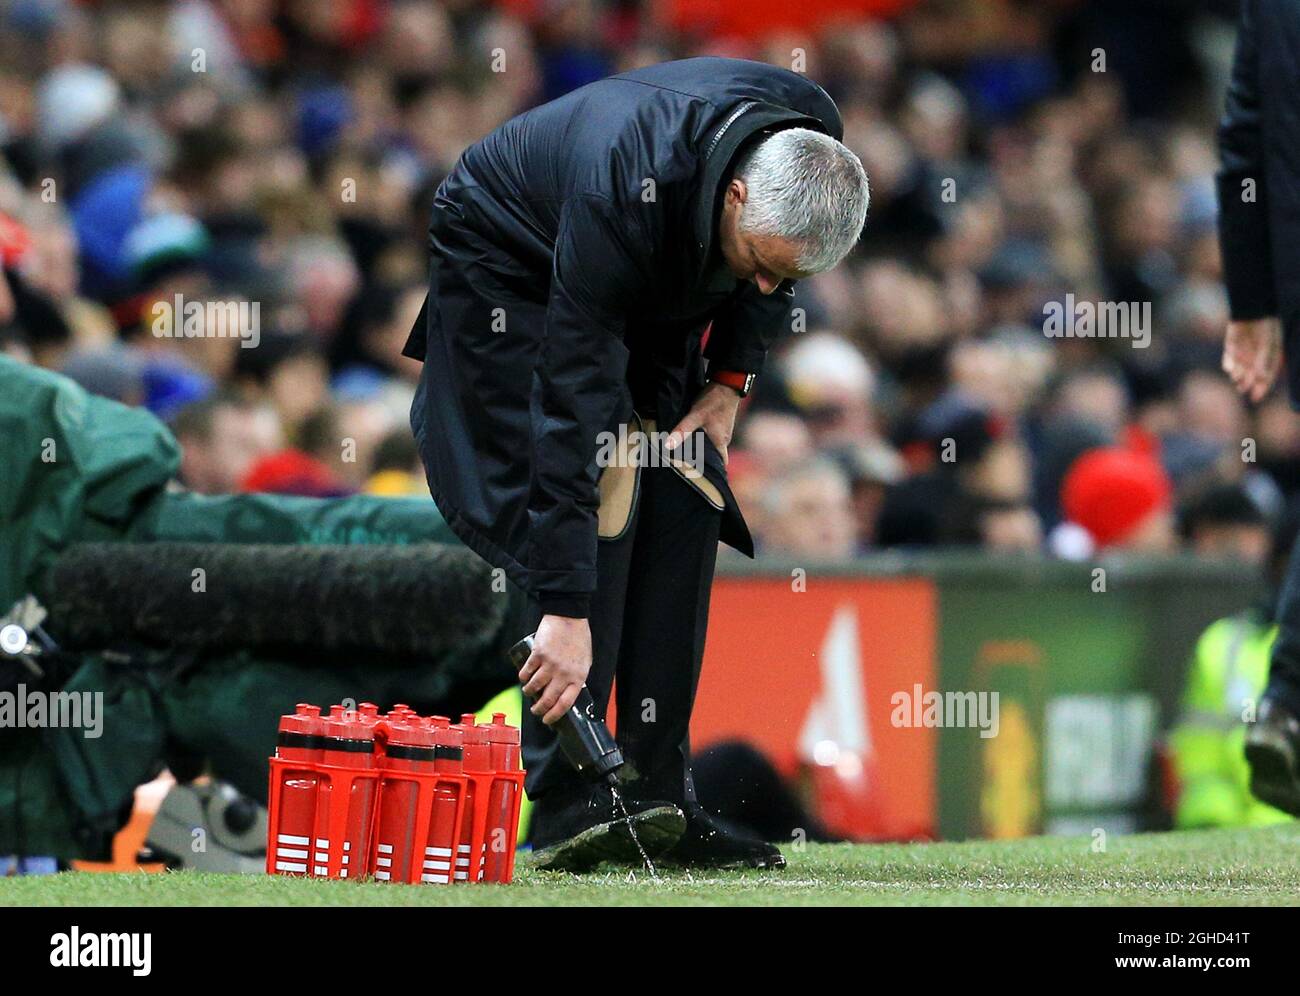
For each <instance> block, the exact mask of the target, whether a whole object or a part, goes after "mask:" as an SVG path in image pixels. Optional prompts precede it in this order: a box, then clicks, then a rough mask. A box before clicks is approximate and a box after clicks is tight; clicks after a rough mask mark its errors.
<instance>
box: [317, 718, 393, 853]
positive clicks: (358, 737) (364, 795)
mask: <svg viewBox="0 0 1300 996" xmlns="http://www.w3.org/2000/svg"><path fill="white" fill-rule="evenodd" d="M323 725H324V739H323V742H322V750H321V764H320V768H319V770H320V772H321V775H322V780H321V784H320V791H319V792H318V795H317V805H316V835H315V836H316V839H315V842H314V844H315V846H314V847H313V849H312V862H311V864H312V874H313V875H315V876H318V877H328V878H336V877H337V878H359V877H361V876H362V875H365V874H367V873H368V872H369V870H370V868H369V857H370V831H371V829H372V828H371V822H372V819H373V812H372V806H373V804H374V801H375V789H376V778H377V775H378V771H377V759H376V755H375V729H376V726H375V725H373V724H370V723H367V722H365V721H364V720H363V719H362V718H361V715H360V714H359V713H357V712H356V711H355V710H347V709H344V708H343V707H342V706H334V707H333V708H331V709H330V714H329V716H327V717H326V718H325V719H324V720H323Z"/></svg>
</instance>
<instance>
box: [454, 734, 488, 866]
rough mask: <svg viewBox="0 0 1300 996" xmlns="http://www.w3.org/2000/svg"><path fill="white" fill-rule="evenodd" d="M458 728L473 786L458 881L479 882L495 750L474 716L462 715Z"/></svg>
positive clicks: (458, 862) (463, 827)
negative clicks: (461, 735) (462, 737)
mask: <svg viewBox="0 0 1300 996" xmlns="http://www.w3.org/2000/svg"><path fill="white" fill-rule="evenodd" d="M458 727H459V729H460V730H461V732H462V734H463V735H464V743H465V748H464V753H463V755H462V761H461V763H462V765H463V767H464V771H465V774H466V775H467V776H468V777H469V783H468V784H467V785H466V786H465V817H464V819H463V820H462V821H461V827H460V843H459V844H458V845H457V847H456V881H457V882H477V881H478V880H479V879H480V878H482V877H483V840H484V836H485V833H486V827H487V798H488V792H489V790H490V788H491V784H492V746H491V744H489V743H488V736H487V730H486V729H484V728H483V727H480V726H478V725H476V724H475V722H474V714H473V713H465V714H464V715H462V716H461V718H460V723H459V724H458ZM471 871H472V872H473V874H471Z"/></svg>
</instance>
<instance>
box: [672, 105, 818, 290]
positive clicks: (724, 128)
mask: <svg viewBox="0 0 1300 996" xmlns="http://www.w3.org/2000/svg"><path fill="white" fill-rule="evenodd" d="M826 103H827V105H828V106H829V109H830V113H831V115H833V119H832V125H831V127H829V128H828V127H827V124H826V123H825V122H824V121H822V120H821V119H820V118H816V117H813V116H812V115H809V114H803V113H801V112H800V111H795V110H791V109H790V108H788V107H778V106H777V105H775V104H768V103H764V102H763V101H761V100H745V101H742V102H741V103H740V104H738V105H737V106H736V108H735V109H734V110H733V111H732V112H731V113H730V114H729V115H728V116H727V117H726V119H725V120H724V121H723V122H722V124H721V125H720V126H719V127H718V128H716V129H715V130H714V131H713V134H712V136H711V137H710V138H709V140H708V145H707V146H706V147H705V150H704V157H705V159H704V176H703V179H702V180H701V183H700V199H699V201H698V203H697V205H696V210H695V219H694V230H695V246H696V250H697V251H698V252H699V268H700V272H701V273H703V271H704V268H705V266H706V265H707V264H708V260H709V258H710V256H711V255H712V249H713V245H712V243H713V235H714V231H713V223H714V220H715V219H716V218H717V217H718V209H719V207H720V206H721V200H722V196H723V187H724V184H725V181H726V180H728V179H729V178H730V174H729V171H730V169H731V166H732V162H733V161H734V160H735V157H736V153H737V152H738V151H739V150H740V147H741V146H742V145H744V144H745V143H746V142H747V141H748V140H749V139H751V138H753V137H754V136H755V135H757V134H758V133H759V132H761V131H764V130H770V131H779V130H781V129H783V128H809V129H811V130H813V131H820V132H822V133H823V134H827V135H830V136H831V137H832V138H835V139H836V140H838V139H839V135H836V134H835V131H836V130H838V129H837V128H836V126H838V125H839V121H840V118H839V112H838V111H836V110H835V105H834V103H832V102H831V100H830V98H829V97H827V98H826ZM842 133H843V132H842V130H841V134H842Z"/></svg>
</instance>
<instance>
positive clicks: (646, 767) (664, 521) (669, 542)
mask: <svg viewBox="0 0 1300 996" xmlns="http://www.w3.org/2000/svg"><path fill="white" fill-rule="evenodd" d="M639 487H640V494H639V496H638V499H637V506H636V509H635V510H634V513H633V515H634V517H633V519H632V521H631V523H630V524H629V526H628V528H627V530H626V532H625V533H624V534H623V536H622V537H620V538H619V539H617V540H602V541H601V542H600V547H599V551H598V560H597V583H596V593H595V596H594V597H593V599H592V608H591V617H590V622H591V633H592V667H591V671H590V673H589V674H588V676H587V687H588V689H589V690H590V692H591V695H592V699H593V700H594V702H595V706H596V712H597V715H600V716H602V717H603V716H604V715H605V712H606V709H607V706H608V703H609V697H610V692H611V685H612V684H614V679H615V674H617V689H616V691H617V695H618V741H619V743H620V744H621V745H622V747H623V752H624V756H625V757H626V758H627V760H628V761H629V762H630V764H631V766H632V767H633V768H634V769H635V771H636V772H637V773H638V774H639V775H640V777H639V778H638V780H637V781H636V782H635V783H634V784H632V785H629V786H628V788H629V792H630V793H631V794H633V795H635V796H637V797H639V798H642V799H663V800H667V801H670V802H676V803H678V804H684V803H688V802H694V800H695V792H694V787H693V786H692V784H691V780H690V743H689V738H688V731H689V728H690V716H691V710H692V708H693V706H694V702H695V692H696V688H697V685H698V683H699V674H700V663H701V661H702V659H703V656H704V635H705V627H706V624H707V621H708V610H709V591H710V588H711V587H712V584H713V569H714V563H715V561H716V557H717V547H718V530H719V527H720V524H721V513H719V512H717V511H716V510H714V509H713V508H712V507H711V506H710V505H709V504H708V503H707V502H706V501H705V500H704V499H703V498H702V497H701V496H700V495H699V494H697V493H696V492H695V491H694V489H693V488H691V486H690V485H688V484H687V483H685V482H684V481H683V480H682V479H681V478H680V477H678V476H677V475H676V474H675V473H674V472H673V471H672V470H670V469H668V468H660V467H647V468H644V469H643V470H642V472H641V481H640V485H639ZM529 611H530V618H529V625H530V627H532V628H535V627H536V624H537V623H538V622H540V620H541V611H540V609H539V608H538V607H537V606H536V605H535V604H534V605H531V606H530V609H529ZM522 739H523V757H524V765H525V767H526V768H527V769H528V776H527V791H528V795H529V798H531V799H536V800H539V805H538V806H537V808H536V809H535V810H534V827H535V828H536V825H537V821H538V820H539V819H542V820H544V819H546V817H547V815H548V814H549V813H553V812H558V811H559V810H561V809H563V808H565V807H567V806H571V805H585V804H586V801H587V800H588V799H589V798H590V794H591V787H590V786H589V785H587V784H585V783H584V782H583V780H582V778H581V776H579V775H578V773H577V772H576V771H574V770H573V767H572V766H571V765H570V764H569V763H568V761H567V760H566V759H565V758H564V756H563V755H562V754H561V753H560V752H559V750H558V747H557V745H556V741H555V736H554V734H553V733H552V732H551V730H550V729H549V728H548V727H546V726H545V724H543V723H542V722H541V720H540V719H537V718H536V717H534V716H532V715H531V713H529V712H528V711H527V710H525V712H524V719H523V736H522Z"/></svg>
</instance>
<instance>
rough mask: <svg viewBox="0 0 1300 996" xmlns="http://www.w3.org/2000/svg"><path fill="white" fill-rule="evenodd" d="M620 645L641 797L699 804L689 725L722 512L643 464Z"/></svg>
mask: <svg viewBox="0 0 1300 996" xmlns="http://www.w3.org/2000/svg"><path fill="white" fill-rule="evenodd" d="M644 480H645V486H644V488H643V492H642V495H641V500H640V509H639V511H638V517H639V518H638V521H637V534H636V546H635V549H634V550H633V553H632V572H631V577H630V579H629V581H628V587H627V608H626V611H625V613H624V616H623V633H622V642H621V644H620V648H619V663H618V680H617V683H616V686H615V694H616V696H617V704H618V740H619V743H620V744H622V745H623V752H624V756H625V757H626V758H627V759H628V761H629V762H630V763H631V764H632V765H633V766H634V767H635V769H636V773H637V775H638V776H639V778H638V780H637V781H636V782H633V783H632V784H630V785H629V786H628V791H629V793H630V794H631V795H634V796H636V797H638V798H640V799H647V800H648V799H662V800H665V801H667V802H675V803H677V804H678V805H683V806H684V805H687V804H693V803H694V802H695V788H694V785H693V783H692V780H691V767H690V736H689V732H690V721H691V711H692V709H693V708H694V706H695V693H696V689H697V688H698V686H699V679H700V664H701V662H702V661H703V658H704V637H705V630H706V628H707V626H708V619H709V593H710V590H711V588H712V586H713V571H714V565H715V563H716V560H717V552H718V530H719V528H720V526H721V521H722V514H721V512H719V511H717V510H715V509H714V508H713V507H712V506H711V505H710V504H709V503H708V502H707V501H705V499H704V498H703V497H702V496H701V495H700V494H699V493H697V492H696V491H695V489H694V488H692V487H691V486H690V485H689V484H687V483H686V482H685V481H683V480H682V479H681V478H680V477H679V476H678V475H677V474H676V473H674V472H673V471H672V470H671V469H668V468H647V469H646V471H645V473H644Z"/></svg>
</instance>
